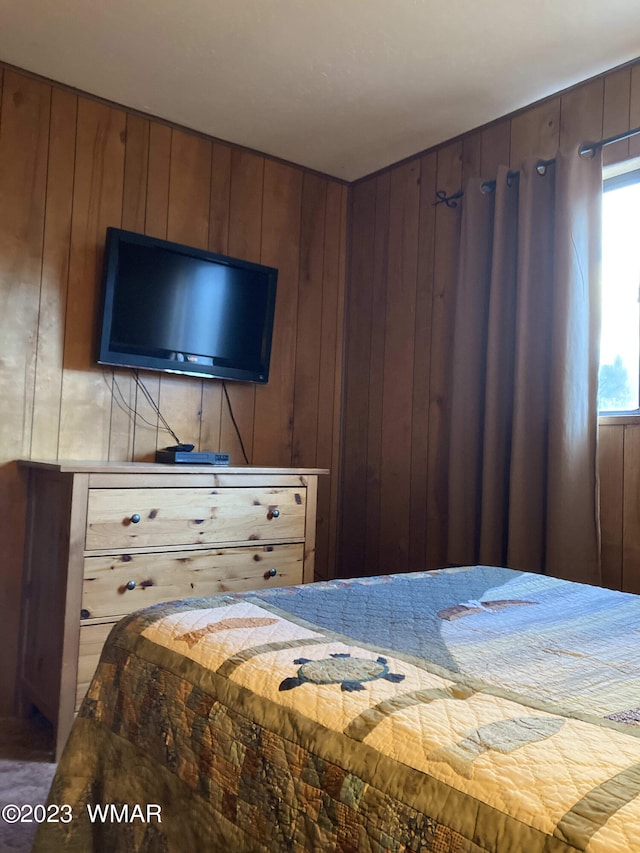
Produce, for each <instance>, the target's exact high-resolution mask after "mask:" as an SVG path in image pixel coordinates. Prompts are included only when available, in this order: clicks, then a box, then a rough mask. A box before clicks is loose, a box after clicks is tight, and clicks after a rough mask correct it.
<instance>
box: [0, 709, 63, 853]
mask: <svg viewBox="0 0 640 853" xmlns="http://www.w3.org/2000/svg"><path fill="white" fill-rule="evenodd" d="M52 762H53V758H52V732H51V728H50V726H49V725H48V723H47V722H46V720H44V719H43V718H42V717H34V718H32V719H30V720H17V719H13V718H0V851H1V853H30V851H31V846H32V844H33V837H34V835H35V831H36V824H35V823H20V822H18V823H7V822H6V820H4V819H3V818H2V816H1V810H2V809H3V808H4V807H5V806H7V805H8V804H15V805H17V806H22V805H27V804H28V805H32V806H35V805H37V804H39V803H43V804H44V803H45V802H46V799H47V794H48V792H49V785H50V784H51V779H52V777H53V773H54V771H55V764H53V763H52ZM23 813H24V810H23ZM9 816H10V811H9Z"/></svg>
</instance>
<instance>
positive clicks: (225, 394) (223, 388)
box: [222, 379, 249, 465]
mask: <svg viewBox="0 0 640 853" xmlns="http://www.w3.org/2000/svg"><path fill="white" fill-rule="evenodd" d="M222 390H223V391H224V396H225V398H226V400H227V406H228V407H229V414H230V415H231V422H232V423H233V425H234V427H235V429H236V435H237V436H238V441H239V442H240V448H241V450H242V455H243V456H244V461H245V463H246V464H247V465H248V464H249V457H248V456H247V451H246V450H245V449H244V442H243V440H242V436H241V435H240V427H239V426H238V424H237V421H236V419H235V417H234V414H233V408H232V407H231V400H230V399H229V392H228V391H227V385H226V383H225V381H224V379H223V380H222Z"/></svg>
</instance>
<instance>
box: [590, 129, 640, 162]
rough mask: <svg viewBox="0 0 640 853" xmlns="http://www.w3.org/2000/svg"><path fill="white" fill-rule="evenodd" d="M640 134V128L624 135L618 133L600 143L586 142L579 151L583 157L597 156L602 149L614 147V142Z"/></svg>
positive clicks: (628, 131) (625, 132) (627, 131)
mask: <svg viewBox="0 0 640 853" xmlns="http://www.w3.org/2000/svg"><path fill="white" fill-rule="evenodd" d="M639 133H640V127H636V128H634V129H633V130H625V131H624V132H623V133H617V134H616V135H615V136H610V137H608V139H602V140H601V141H600V142H586V143H585V144H584V145H583V146H582V148H581V149H580V150H579V151H578V154H579V155H580V156H581V157H584V156H585V155H587V154H595V153H596V151H598V150H599V149H600V148H604V146H605V145H612V144H613V143H614V142H622V140H623V139H630V138H631V137H632V136H637V135H638V134H639Z"/></svg>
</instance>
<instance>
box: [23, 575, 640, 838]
mask: <svg viewBox="0 0 640 853" xmlns="http://www.w3.org/2000/svg"><path fill="white" fill-rule="evenodd" d="M639 632H640V597H636V596H633V595H628V594H624V593H620V592H613V591H608V590H601V589H597V588H595V587H588V586H584V585H581V584H573V583H567V582H565V581H560V580H556V579H553V578H548V577H544V576H540V575H533V574H526V573H519V572H515V571H511V570H508V569H498V568H491V567H486V566H476V567H469V568H463V569H443V570H438V571H433V572H421V573H415V574H403V575H389V576H384V577H379V578H369V579H362V580H352V581H334V582H330V583H322V584H312V585H307V586H301V587H288V588H282V589H277V590H270V591H268V592H262V593H246V594H235V595H226V596H217V597H215V598H210V599H191V600H185V601H182V602H176V603H173V604H169V605H160V606H156V607H153V608H150V609H148V610H144V611H140V612H139V613H137V614H134V615H133V616H131V617H128V618H127V619H125V620H123V621H122V622H121V623H119V625H118V626H116V628H115V629H114V631H113V632H112V634H111V637H110V640H109V642H108V643H107V645H106V647H105V650H104V652H103V655H102V659H101V662H100V665H99V667H98V670H97V672H96V675H95V677H94V679H93V682H92V684H91V686H90V688H89V691H88V694H87V697H86V699H85V701H84V703H83V705H82V709H81V711H80V714H79V716H78V718H77V720H76V722H75V724H74V727H73V730H72V733H71V736H70V739H69V742H68V744H67V747H66V749H65V751H64V754H63V756H62V759H61V761H60V764H59V767H58V770H57V773H56V777H55V779H54V783H53V786H52V789H51V794H50V803H55V804H58V805H59V806H61V805H62V804H67V805H70V806H71V809H72V814H73V819H72V820H70V821H68V822H60V823H48V824H41V826H40V827H39V833H38V836H37V839H36V845H35V848H34V851H35V853H43V851H58V850H65V851H67V850H68V851H78V853H80V851H81V853H89V851H105V853H107V851H108V853H116V851H122V853H125V851H126V853H134V851H154V852H155V851H158V853H160V851H162V853H173V851H176V852H177V851H180V853H182V851H185V853H187V851H188V853H191V851H193V853H199V851H203V853H204V851H232V853H233V852H235V851H237V853H244V852H245V851H251V853H253V851H255V853H258V851H270V853H280V851H292V853H302V851H323V853H324V851H327V853H329V851H336V853H337V851H340V853H356V852H357V853H382V851H394V853H402V852H403V851H416V853H418V851H434V853H476V852H477V851H493V853H556V851H558V852H559V851H562V853H565V852H566V851H585V853H587V851H588V853H618V851H619V852H620V853H633V852H634V851H640V796H639V795H640V661H639V658H638V654H637V647H638V639H639ZM111 805H113V806H114V809H115V810H112V811H111V812H110V813H109V814H108V815H107V818H106V819H104V818H101V817H100V815H101V814H102V815H104V814H105V813H104V812H96V806H100V807H101V808H103V809H104V807H105V806H111ZM149 805H152V806H153V807H154V808H152V809H151V810H150V811H149V810H148V808H147V807H148V806H149ZM124 806H127V809H128V810H126V809H125V810H123V807H124ZM135 806H139V807H140V809H139V810H138V811H135Z"/></svg>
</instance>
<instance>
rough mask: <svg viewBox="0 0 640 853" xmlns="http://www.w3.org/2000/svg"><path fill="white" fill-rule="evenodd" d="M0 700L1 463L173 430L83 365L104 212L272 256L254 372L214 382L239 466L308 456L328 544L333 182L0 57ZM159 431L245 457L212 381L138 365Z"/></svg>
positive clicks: (11, 663) (6, 480)
mask: <svg viewBox="0 0 640 853" xmlns="http://www.w3.org/2000/svg"><path fill="white" fill-rule="evenodd" d="M0 87H1V89H0V92H1V101H0V341H1V342H2V349H1V351H0V400H1V401H2V402H1V405H2V413H1V415H0V541H1V542H2V556H1V557H0V562H1V566H2V570H1V572H0V611H1V614H2V618H0V687H1V689H0V714H2V713H6V712H7V710H8V708H9V707H10V705H11V701H12V693H13V680H14V671H15V657H16V642H17V633H18V614H19V612H20V585H21V563H22V539H23V533H22V531H23V524H24V492H23V482H22V479H21V476H20V473H19V471H18V468H17V465H16V463H15V460H16V459H18V458H21V457H28V458H41V459H63V458H67V459H94V460H106V459H114V460H150V459H153V454H154V451H155V449H156V448H157V447H163V446H165V445H167V444H173V443H174V442H173V440H172V439H171V437H170V435H168V434H167V433H166V432H164V431H163V430H162V429H161V426H160V424H159V423H158V418H157V415H156V414H155V412H154V410H153V409H152V408H151V406H150V405H149V404H148V402H147V401H146V399H145V398H144V397H143V396H142V395H141V393H140V392H139V391H138V389H137V387H136V385H135V382H134V381H133V379H132V376H131V374H130V372H129V371H127V370H120V369H117V370H108V369H103V368H100V367H98V366H97V365H96V364H94V355H93V353H94V347H95V344H94V340H95V332H96V312H97V309H98V300H99V293H100V278H101V264H102V255H103V246H104V237H105V229H106V227H107V226H108V225H113V226H116V227H123V228H127V229H130V230H134V231H139V232H144V233H147V234H150V235H153V236H157V237H161V238H168V239H170V240H175V241H179V242H183V243H187V244H190V245H193V246H199V247H202V248H208V249H211V250H213V251H217V252H222V253H226V254H230V255H235V256H239V257H243V258H247V259H249V260H252V261H258V262H263V263H266V264H269V265H272V266H276V267H278V268H279V271H280V275H279V283H278V298H277V308H276V320H275V330H274V339H273V352H272V373H271V378H270V382H269V384H268V385H267V386H260V387H257V386H254V385H249V384H244V383H233V382H229V383H228V389H229V394H230V397H231V400H232V403H233V408H234V413H235V415H236V418H237V421H238V423H239V426H240V429H241V432H242V435H243V439H244V444H245V446H246V448H247V453H248V456H249V459H250V461H251V462H253V463H255V464H257V465H300V466H320V467H326V468H330V469H331V470H332V472H333V473H332V476H331V478H322V482H321V485H320V490H319V500H318V510H319V512H318V531H317V559H316V565H317V568H318V573H319V576H320V577H326V576H328V575H331V574H333V564H334V561H335V549H336V519H337V509H336V506H337V501H338V478H337V468H338V463H339V436H340V430H339V421H340V406H341V376H342V360H341V351H342V328H343V308H344V280H345V268H346V255H345V237H346V214H347V191H348V189H347V187H346V185H344V184H343V183H341V182H339V181H335V180H332V179H329V178H325V177H322V176H318V175H317V174H315V173H312V172H309V171H305V170H304V169H301V168H299V167H296V166H293V165H288V164H284V163H281V162H276V161H274V160H272V159H269V158H267V157H263V156H260V155H258V154H255V153H251V152H248V151H246V150H243V149H239V148H235V147H233V146H230V145H226V144H222V143H220V142H218V141H215V140H212V139H208V138H205V137H203V136H200V135H196V134H192V133H188V132H186V131H184V130H182V129H179V128H176V127H171V126H169V125H167V124H164V123H160V122H158V121H154V120H151V119H147V118H145V117H143V116H140V115H137V114H133V113H129V112H127V111H126V110H123V109H120V108H116V107H114V106H111V105H109V104H105V103H103V102H99V101H97V100H95V99H92V98H90V97H88V96H87V97H85V96H83V95H78V94H77V93H75V92H70V91H68V90H66V89H64V88H62V87H58V86H56V85H51V84H50V83H48V82H45V81H42V80H39V79H37V78H34V77H33V76H31V75H27V74H21V73H19V72H18V71H16V70H15V69H11V68H8V67H1V66H0ZM144 381H145V384H146V385H147V387H148V389H149V391H150V392H151V394H152V395H153V398H154V399H155V400H156V402H157V403H158V404H159V406H160V408H161V410H162V413H163V415H164V417H165V418H166V419H167V421H168V422H169V424H170V425H171V426H172V429H173V430H174V431H175V432H176V433H177V434H178V436H179V437H180V439H181V440H182V441H185V442H187V441H188V442H193V443H194V444H195V445H196V447H197V448H202V449H207V450H224V451H228V452H230V453H231V456H232V460H233V461H235V462H238V463H241V462H242V456H241V453H240V448H239V444H238V442H237V439H236V435H235V431H234V429H233V426H232V422H231V419H230V416H229V411H228V408H227V406H226V402H225V400H224V398H223V395H222V393H221V383H219V382H217V381H212V380H205V381H202V380H199V379H196V378H191V377H171V376H168V375H160V374H153V373H150V372H149V373H147V374H145V375H144Z"/></svg>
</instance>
